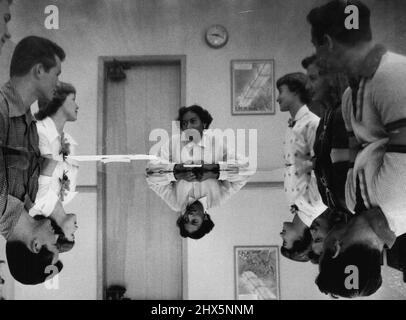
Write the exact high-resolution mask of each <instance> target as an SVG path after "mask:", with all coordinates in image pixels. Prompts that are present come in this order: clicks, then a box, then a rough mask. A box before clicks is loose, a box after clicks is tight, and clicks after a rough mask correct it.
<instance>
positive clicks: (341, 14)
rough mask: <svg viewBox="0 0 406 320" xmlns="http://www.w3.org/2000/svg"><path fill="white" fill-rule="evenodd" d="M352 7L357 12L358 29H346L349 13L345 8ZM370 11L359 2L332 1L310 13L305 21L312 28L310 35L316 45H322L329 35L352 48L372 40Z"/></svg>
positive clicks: (354, 0) (357, 0) (350, 0)
mask: <svg viewBox="0 0 406 320" xmlns="http://www.w3.org/2000/svg"><path fill="white" fill-rule="evenodd" d="M350 5H354V6H356V7H357V8H358V11H359V28H358V29H347V28H346V25H345V21H346V19H347V17H348V16H349V13H345V8H346V7H347V6H350ZM370 15H371V13H370V10H369V8H368V7H367V6H366V5H365V4H363V3H362V2H361V1H359V0H333V1H330V2H328V3H327V4H325V5H322V6H319V7H316V8H314V9H312V10H311V11H310V13H309V14H308V16H307V21H308V22H309V23H310V24H311V26H312V35H313V38H314V40H315V41H316V42H317V44H318V45H321V44H323V43H324V36H325V35H329V36H330V37H332V38H334V39H336V40H337V41H339V42H341V43H343V44H346V45H349V46H354V45H356V44H358V43H360V42H367V41H371V40H372V31H371V25H370Z"/></svg>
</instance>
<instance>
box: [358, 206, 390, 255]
mask: <svg viewBox="0 0 406 320" xmlns="http://www.w3.org/2000/svg"><path fill="white" fill-rule="evenodd" d="M362 216H363V217H364V218H365V219H366V220H367V221H368V223H369V225H370V227H371V228H372V230H374V232H375V233H376V235H377V236H378V237H379V238H380V239H381V240H382V241H383V243H384V244H386V245H387V246H388V248H391V247H392V246H393V244H394V243H395V241H396V235H395V233H394V232H393V231H392V230H391V229H390V228H389V224H388V220H386V217H385V215H384V213H383V212H382V210H381V209H380V208H373V209H370V210H368V211H365V212H363V213H362Z"/></svg>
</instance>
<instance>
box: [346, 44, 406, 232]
mask: <svg viewBox="0 0 406 320" xmlns="http://www.w3.org/2000/svg"><path fill="white" fill-rule="evenodd" d="M369 57H370V58H369V59H368V58H367V60H370V61H371V67H370V68H363V70H364V72H363V75H361V79H360V82H359V90H358V91H357V92H356V94H354V91H353V90H354V89H353V88H352V89H347V91H346V92H345V93H344V96H343V106H342V108H343V118H344V121H345V124H346V127H347V130H348V131H349V132H353V134H354V135H355V137H356V138H357V140H358V142H359V144H360V145H361V146H362V148H363V149H362V150H361V151H360V152H359V153H358V155H357V158H356V160H355V164H354V169H353V170H351V171H350V174H349V176H348V178H347V183H346V202H347V206H348V207H349V208H350V209H352V208H354V206H355V204H356V203H357V202H358V199H359V197H358V198H357V195H356V194H357V192H356V190H357V188H356V185H357V179H358V180H359V189H360V194H361V196H362V201H363V204H364V205H365V207H366V208H368V209H369V208H373V207H380V208H381V209H382V212H383V213H384V215H385V217H386V219H387V220H388V224H389V227H390V229H391V230H392V231H393V232H394V233H395V234H396V236H399V235H401V234H403V233H406V196H405V195H406V170H405V168H406V154H405V153H400V152H390V151H391V150H388V141H389V136H390V132H391V131H393V130H396V129H398V128H400V127H402V126H404V123H405V121H406V120H405V119H406V108H405V106H406V90H405V83H406V57H404V56H402V55H398V54H395V53H392V52H385V51H384V49H383V47H382V46H377V47H375V48H374V49H373V51H372V52H371V54H370V55H369ZM372 66H374V67H372Z"/></svg>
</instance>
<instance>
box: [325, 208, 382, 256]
mask: <svg viewBox="0 0 406 320" xmlns="http://www.w3.org/2000/svg"><path fill="white" fill-rule="evenodd" d="M354 244H365V245H368V246H370V247H371V248H376V249H378V250H382V248H383V244H382V243H381V242H380V241H379V238H378V236H377V235H376V233H375V232H374V231H373V230H372V229H371V227H370V226H369V224H368V223H367V222H365V219H364V218H363V217H362V215H359V216H356V217H354V218H353V219H351V220H350V221H349V222H348V223H347V224H346V223H345V222H340V223H337V224H336V225H335V226H334V227H333V228H332V229H331V231H330V232H329V233H328V234H327V237H326V238H325V240H324V245H323V253H324V252H326V250H331V251H332V252H335V253H337V254H338V255H339V254H340V253H342V252H343V251H345V250H346V249H347V248H348V247H349V246H352V245H354ZM320 258H321V259H323V254H322V255H321V257H320Z"/></svg>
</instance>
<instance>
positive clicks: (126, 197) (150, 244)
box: [102, 61, 182, 299]
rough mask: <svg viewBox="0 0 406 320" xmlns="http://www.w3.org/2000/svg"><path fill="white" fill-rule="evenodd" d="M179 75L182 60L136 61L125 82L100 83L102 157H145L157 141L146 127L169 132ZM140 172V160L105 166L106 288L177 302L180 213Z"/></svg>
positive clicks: (178, 99) (142, 165) (177, 101)
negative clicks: (167, 203) (178, 225)
mask: <svg viewBox="0 0 406 320" xmlns="http://www.w3.org/2000/svg"><path fill="white" fill-rule="evenodd" d="M130 65H131V63H130V64H129V65H128V66H130ZM181 70H182V65H181V62H179V61H178V62H170V61H155V62H154V61H137V62H136V63H135V64H133V65H131V66H130V68H129V69H127V70H125V74H126V79H125V80H122V81H117V82H115V81H110V80H107V81H105V89H104V91H105V103H104V104H105V107H104V114H103V127H104V128H105V129H104V145H103V148H102V152H103V153H104V154H134V153H145V154H147V153H149V149H150V147H151V146H152V145H153V144H154V143H155V142H150V141H149V134H150V132H151V130H153V129H155V128H163V129H165V130H167V132H168V133H169V134H171V123H172V121H173V120H174V119H175V118H176V114H177V110H178V108H179V107H180V106H181V100H182V99H181V82H182V81H181V74H182V72H181ZM145 167H146V162H145V161H133V162H131V163H109V164H105V165H103V193H104V199H102V200H103V205H102V208H103V215H102V219H103V224H102V225H103V227H104V234H103V237H102V238H103V256H104V259H103V261H104V262H103V264H104V265H103V269H104V270H103V273H104V281H103V284H104V290H106V288H109V287H110V286H111V285H122V286H124V287H125V288H126V290H127V291H126V293H125V296H126V297H128V298H131V299H182V240H181V238H180V236H179V232H178V228H177V227H176V219H177V213H176V212H173V211H171V209H170V208H169V207H168V206H167V205H166V204H165V203H164V202H163V201H162V200H161V199H160V198H159V197H158V196H157V195H156V194H155V193H154V192H153V191H152V190H150V189H149V188H148V185H147V183H146V180H145ZM104 298H106V296H104Z"/></svg>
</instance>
